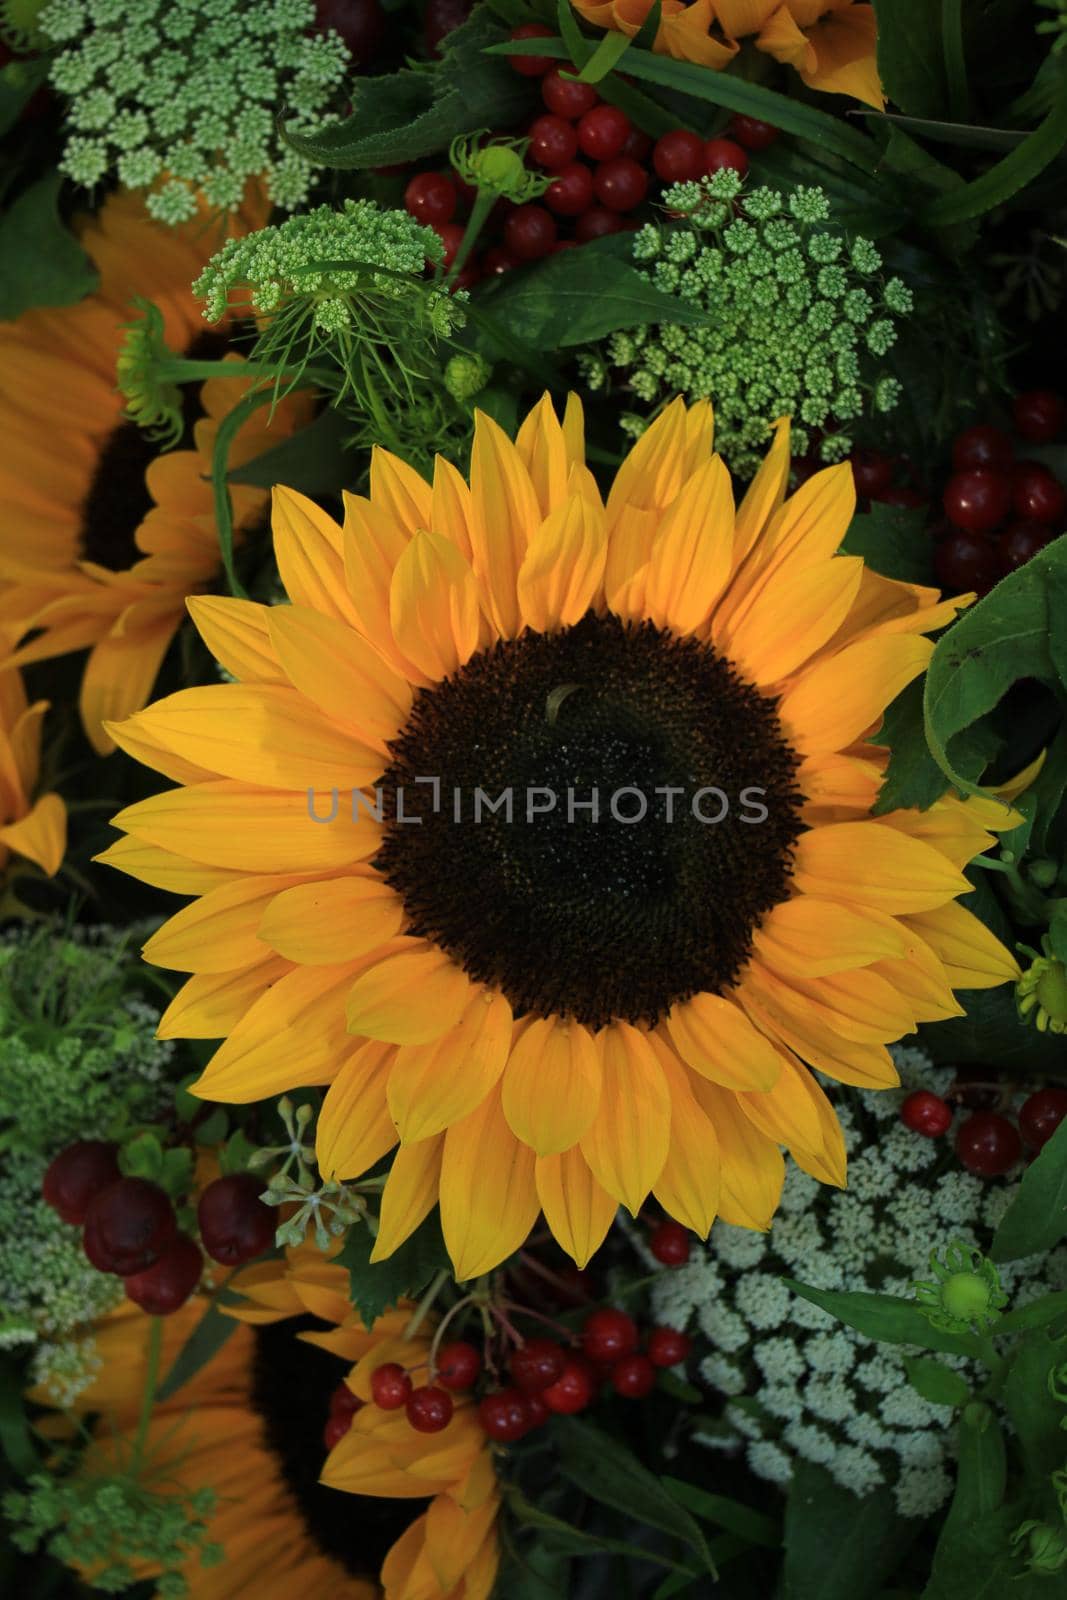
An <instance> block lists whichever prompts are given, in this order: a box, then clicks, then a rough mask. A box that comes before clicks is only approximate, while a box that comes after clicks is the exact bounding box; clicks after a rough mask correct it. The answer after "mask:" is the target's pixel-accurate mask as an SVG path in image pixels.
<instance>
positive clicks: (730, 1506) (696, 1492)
mask: <svg viewBox="0 0 1067 1600" xmlns="http://www.w3.org/2000/svg"><path fill="white" fill-rule="evenodd" d="M662 1483H663V1486H664V1488H665V1489H666V1490H667V1492H668V1493H669V1494H671V1495H673V1496H674V1498H675V1499H676V1500H677V1501H678V1503H679V1505H683V1506H684V1507H685V1509H686V1510H687V1511H691V1512H692V1513H693V1515H694V1517H699V1518H700V1520H701V1521H702V1522H710V1523H711V1524H712V1526H713V1527H716V1528H725V1529H727V1531H728V1532H729V1533H736V1534H737V1535H738V1537H739V1538H741V1539H744V1540H745V1541H746V1543H748V1544H762V1545H768V1546H769V1547H770V1548H771V1549H775V1550H776V1549H777V1548H778V1546H779V1545H780V1544H781V1542H782V1530H781V1529H780V1527H779V1526H778V1524H777V1523H776V1522H775V1521H774V1519H773V1518H772V1517H765V1516H764V1515H763V1514H762V1512H760V1511H753V1509H752V1507H751V1506H746V1505H742V1503H741V1501H740V1500H729V1499H727V1497H726V1496H725V1495H721V1494H709V1492H708V1491H707V1490H706V1489H698V1488H697V1486H696V1484H693V1483H683V1482H682V1480H681V1479H680V1478H666V1477H665V1478H663V1479H662Z"/></svg>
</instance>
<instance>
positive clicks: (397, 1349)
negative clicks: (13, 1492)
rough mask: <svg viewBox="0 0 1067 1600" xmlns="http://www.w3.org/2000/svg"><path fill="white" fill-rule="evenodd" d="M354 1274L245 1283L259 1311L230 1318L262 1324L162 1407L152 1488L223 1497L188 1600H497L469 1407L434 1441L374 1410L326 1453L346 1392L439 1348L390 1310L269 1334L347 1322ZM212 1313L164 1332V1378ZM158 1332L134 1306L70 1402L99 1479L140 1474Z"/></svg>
mask: <svg viewBox="0 0 1067 1600" xmlns="http://www.w3.org/2000/svg"><path fill="white" fill-rule="evenodd" d="M345 1276H346V1275H345V1274H344V1272H343V1271H341V1269H339V1268H337V1267H333V1266H330V1265H329V1264H328V1263H323V1262H322V1260H321V1258H319V1259H318V1260H317V1261H315V1262H312V1261H309V1260H307V1259H301V1255H300V1253H298V1255H297V1258H296V1260H295V1263H294V1264H293V1265H290V1266H289V1267H288V1268H287V1267H286V1265H285V1263H269V1264H268V1265H267V1267H266V1268H264V1269H252V1270H251V1272H250V1273H246V1274H243V1275H242V1276H241V1277H240V1279H239V1280H238V1281H237V1283H236V1285H235V1287H237V1288H239V1289H241V1290H245V1289H246V1288H247V1290H248V1292H249V1293H250V1295H251V1296H252V1299H251V1300H250V1302H249V1304H248V1306H247V1307H246V1308H242V1309H240V1310H237V1311H236V1312H235V1315H237V1316H238V1318H239V1319H240V1320H242V1321H244V1322H247V1323H248V1324H251V1325H250V1326H244V1327H241V1328H238V1329H237V1330H236V1332H235V1333H234V1334H233V1335H232V1336H231V1337H230V1339H229V1340H228V1341H227V1342H226V1344H224V1345H223V1347H222V1349H221V1350H220V1351H219V1352H218V1353H217V1354H216V1355H215V1356H213V1357H212V1359H211V1360H210V1361H209V1362H208V1363H207V1364H206V1365H205V1366H204V1367H202V1368H201V1369H200V1371H199V1372H198V1373H197V1374H196V1375H195V1376H194V1377H193V1378H191V1379H190V1381H189V1382H188V1383H186V1384H185V1385H184V1386H183V1387H182V1388H181V1389H179V1390H178V1391H177V1392H176V1393H175V1394H174V1395H173V1397H171V1398H170V1399H167V1400H163V1401H160V1402H157V1403H156V1405H155V1406H154V1408H153V1410H152V1414H151V1420H150V1422H149V1425H148V1428H147V1433H146V1436H145V1439H144V1445H143V1451H142V1458H143V1460H144V1462H145V1463H146V1464H147V1471H148V1474H149V1481H150V1482H151V1483H152V1484H154V1485H157V1486H159V1488H160V1489H161V1491H162V1492H163V1493H169V1494H173V1493H181V1494H182V1495H183V1496H184V1497H186V1498H187V1497H188V1496H190V1495H191V1494H193V1493H195V1492H196V1491H198V1490H203V1489H210V1490H212V1491H214V1494H215V1496H216V1504H215V1509H214V1512H213V1513H212V1515H211V1517H210V1521H209V1528H208V1534H207V1537H208V1540H209V1541H210V1542H211V1543H212V1544H216V1545H218V1546H220V1547H221V1550H222V1557H221V1560H219V1561H218V1562H217V1563H216V1564H214V1565H212V1566H209V1567H204V1566H202V1565H201V1563H200V1560H199V1556H197V1555H193V1556H192V1557H191V1558H190V1560H189V1562H188V1564H187V1565H186V1567H185V1569H184V1573H183V1575H184V1577H185V1579H186V1581H187V1583H188V1592H189V1595H190V1600H293V1597H294V1596H307V1597H309V1600H319V1597H320V1596H323V1597H324V1596H327V1595H328V1596H331V1597H333V1596H337V1597H338V1600H486V1597H487V1596H488V1594H489V1591H490V1589H491V1588H492V1585H493V1580H494V1578H495V1575H496V1568H497V1560H498V1555H497V1544H496V1537H495V1533H494V1524H495V1520H496V1512H497V1495H496V1478H495V1474H494V1471H493V1466H492V1460H491V1457H490V1455H489V1452H488V1446H487V1441H486V1438H485V1435H484V1433H482V1431H481V1429H480V1428H478V1427H477V1423H476V1420H475V1417H476V1414H475V1412H474V1410H473V1408H472V1407H471V1405H470V1404H469V1402H468V1403H467V1404H466V1405H463V1404H461V1405H458V1406H457V1412H456V1416H455V1417H454V1418H453V1420H452V1422H451V1423H450V1424H449V1426H448V1427H447V1428H446V1429H445V1430H443V1431H442V1432H441V1433H438V1434H435V1435H433V1436H432V1437H430V1436H427V1435H426V1434H419V1433H416V1432H415V1431H414V1429H412V1428H411V1427H410V1425H409V1424H408V1423H407V1420H406V1418H405V1417H404V1414H403V1412H400V1413H399V1414H397V1413H390V1414H387V1413H385V1412H380V1411H378V1408H377V1407H376V1406H374V1405H367V1406H365V1407H364V1409H363V1410H361V1411H359V1412H357V1414H356V1416H355V1417H354V1418H353V1423H352V1427H351V1429H350V1431H349V1434H348V1435H347V1436H346V1438H345V1439H344V1440H342V1442H341V1444H339V1445H336V1446H335V1447H334V1449H333V1450H332V1452H328V1451H327V1447H326V1445H325V1443H324V1441H323V1431H324V1426H325V1424H326V1422H327V1419H328V1417H329V1415H330V1399H331V1394H332V1392H333V1391H334V1390H336V1388H337V1386H338V1385H339V1384H341V1383H344V1382H348V1384H349V1386H350V1388H351V1389H352V1391H353V1392H354V1393H355V1394H356V1395H357V1396H359V1397H360V1398H361V1399H367V1398H368V1397H369V1389H368V1388H367V1380H366V1374H367V1373H368V1372H369V1371H370V1370H373V1366H375V1365H377V1364H378V1363H379V1362H380V1361H382V1360H396V1359H401V1360H403V1361H404V1362H405V1363H406V1364H409V1365H417V1364H418V1363H419V1362H420V1361H422V1362H424V1361H425V1359H426V1351H427V1349H428V1340H427V1339H425V1338H423V1339H420V1340H414V1341H405V1340H404V1339H403V1337H402V1333H403V1327H404V1325H405V1324H406V1322H407V1321H408V1318H409V1315H410V1308H409V1309H407V1310H401V1311H395V1312H391V1313H388V1314H387V1315H386V1316H385V1317H383V1318H382V1319H381V1320H380V1321H379V1322H378V1323H376V1324H375V1326H374V1328H373V1329H372V1330H371V1331H370V1332H367V1331H365V1330H364V1329H362V1327H360V1326H356V1325H352V1326H344V1327H339V1328H337V1329H336V1330H330V1331H327V1332H321V1333H314V1332H310V1333H304V1334H303V1335H302V1336H301V1335H300V1334H298V1331H297V1328H296V1327H295V1326H280V1327H273V1326H271V1324H273V1323H276V1322H278V1321H279V1320H280V1319H281V1318H292V1317H294V1316H301V1315H302V1314H304V1313H310V1314H311V1315H313V1316H314V1317H316V1318H318V1319H320V1320H321V1321H326V1322H338V1323H341V1322H347V1323H353V1322H354V1319H353V1317H352V1314H351V1306H350V1305H349V1303H348V1300H347V1297H346V1295H345V1293H344V1287H345V1284H344V1280H345ZM204 1309H205V1301H204V1299H203V1298H202V1297H201V1296H199V1295H198V1296H195V1297H194V1298H193V1299H192V1300H191V1301H189V1302H188V1303H187V1304H186V1305H185V1306H184V1307H183V1308H182V1309H181V1310H180V1311H179V1312H176V1313H175V1314H174V1315H172V1316H169V1317H166V1318H164V1319H162V1340H163V1342H162V1350H161V1356H160V1360H159V1364H158V1370H159V1372H160V1373H161V1374H163V1373H166V1372H167V1371H169V1369H170V1365H171V1363H172V1362H173V1360H174V1359H175V1357H176V1356H177V1354H178V1352H179V1351H180V1349H181V1348H182V1346H183V1344H184V1343H185V1341H186V1340H187V1339H188V1338H189V1335H190V1334H191V1332H192V1331H193V1329H194V1327H195V1326H196V1323H197V1321H198V1320H199V1319H200V1317H201V1316H202V1315H203V1312H204ZM151 1322H152V1319H151V1318H150V1317H148V1316H147V1315H146V1314H145V1313H144V1312H142V1311H140V1310H139V1309H138V1308H137V1307H136V1306H134V1305H132V1304H131V1303H130V1302H129V1301H126V1302H124V1303H123V1304H122V1305H121V1306H120V1307H119V1308H118V1309H117V1310H116V1311H114V1312H112V1313H111V1314H110V1315H109V1316H108V1317H106V1318H105V1319H104V1320H103V1321H102V1323H101V1324H100V1325H99V1327H98V1328H97V1330H96V1333H95V1342H96V1355H97V1357H98V1359H99V1362H100V1367H99V1370H98V1372H97V1375H96V1377H95V1379H94V1381H93V1383H92V1385H91V1386H90V1387H89V1388H87V1389H85V1390H84V1391H83V1392H82V1393H81V1394H80V1395H79V1396H78V1399H77V1402H76V1410H77V1412H78V1413H79V1414H80V1415H82V1416H88V1415H92V1416H93V1417H94V1419H95V1420H94V1423H93V1441H92V1443H91V1445H90V1447H89V1450H88V1452H87V1456H86V1458H85V1460H84V1462H83V1465H82V1468H81V1470H83V1471H86V1472H87V1473H89V1474H95V1473H104V1474H106V1473H107V1472H108V1470H109V1469H110V1468H112V1467H113V1466H119V1467H121V1466H122V1465H124V1464H125V1463H127V1462H128V1461H129V1458H130V1453H131V1446H132V1444H133V1441H134V1438H135V1435H136V1434H137V1429H138V1422H139V1417H140V1412H141V1404H142V1398H143V1394H144V1388H145V1383H146V1380H147V1376H148V1370H149V1351H150V1340H151ZM306 1325H307V1318H306V1317H305V1321H304V1323H302V1324H301V1325H300V1326H301V1327H306ZM309 1342H310V1343H312V1344H317V1345H320V1346H322V1347H323V1348H322V1350H315V1349H311V1348H309ZM323 1350H324V1351H326V1352H328V1354H324V1353H323ZM338 1357H341V1358H342V1359H341V1360H338V1359H337V1358H338ZM353 1362H356V1365H355V1367H354V1369H353V1368H352V1363H353ZM31 1398H37V1399H42V1398H43V1397H42V1396H40V1395H34V1396H31ZM364 1418H367V1419H368V1421H366V1422H365V1421H364ZM378 1423H383V1424H386V1425H385V1426H378V1425H377V1424H378ZM46 1431H50V1430H48V1429H47V1428H46ZM401 1435H403V1437H402V1438H401V1437H400V1436H401ZM320 1474H321V1481H320ZM342 1491H343V1492H342ZM353 1496H359V1497H360V1498H359V1499H353V1498H352V1497H353ZM408 1500H414V1501H426V1502H428V1507H427V1509H426V1510H422V1509H421V1507H420V1506H409V1505H408V1504H406V1503H403V1502H406V1501H408ZM151 1575H152V1574H151V1573H150V1572H149V1571H145V1573H144V1576H146V1577H148V1576H151Z"/></svg>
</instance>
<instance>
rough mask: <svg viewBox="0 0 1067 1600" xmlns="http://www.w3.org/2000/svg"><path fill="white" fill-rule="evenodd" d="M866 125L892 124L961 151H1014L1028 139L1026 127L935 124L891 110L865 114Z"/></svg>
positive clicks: (935, 142)
mask: <svg viewBox="0 0 1067 1600" xmlns="http://www.w3.org/2000/svg"><path fill="white" fill-rule="evenodd" d="M863 114H864V116H866V117H867V119H868V122H869V123H870V124H871V125H873V126H877V124H878V123H880V122H891V123H893V125H894V126H895V127H898V128H903V129H904V131H905V132H906V133H910V134H911V135H912V136H913V137H915V138H922V139H929V140H930V141H931V142H932V143H933V144H950V145H955V146H957V147H958V148H959V149H961V150H1014V149H1015V146H1016V145H1017V144H1022V142H1023V140H1024V139H1028V138H1029V137H1030V135H1029V132H1028V131H1027V129H1025V128H986V127H980V126H977V125H974V124H972V123H969V122H935V121H933V120H931V119H930V118H929V117H899V116H895V115H894V114H893V113H892V112H891V111H865V112H864V113H863Z"/></svg>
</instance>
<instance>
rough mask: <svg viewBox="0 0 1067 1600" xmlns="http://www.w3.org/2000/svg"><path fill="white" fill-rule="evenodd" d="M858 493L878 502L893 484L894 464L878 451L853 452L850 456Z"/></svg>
mask: <svg viewBox="0 0 1067 1600" xmlns="http://www.w3.org/2000/svg"><path fill="white" fill-rule="evenodd" d="M849 461H850V463H851V466H852V480H853V482H854V483H855V485H856V493H857V494H858V495H864V496H866V498H867V499H868V500H877V499H879V497H880V496H881V495H883V494H884V493H885V491H886V490H887V489H888V488H889V486H890V484H891V483H892V482H893V463H892V462H891V461H890V459H889V457H888V456H884V455H882V454H881V452H880V451H878V450H853V452H852V454H851V455H850V456H849Z"/></svg>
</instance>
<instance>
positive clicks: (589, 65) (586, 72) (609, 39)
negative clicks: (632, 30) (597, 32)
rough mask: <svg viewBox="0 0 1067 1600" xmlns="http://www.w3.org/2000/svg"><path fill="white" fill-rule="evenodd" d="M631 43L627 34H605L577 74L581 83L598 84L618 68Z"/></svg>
mask: <svg viewBox="0 0 1067 1600" xmlns="http://www.w3.org/2000/svg"><path fill="white" fill-rule="evenodd" d="M631 43H632V40H631V39H630V37H629V35H628V34H625V33H606V34H605V35H604V37H603V38H602V39H601V41H600V43H599V44H598V45H597V47H596V49H595V50H594V51H593V53H592V55H591V56H590V57H589V60H588V61H587V62H586V64H585V66H584V67H583V68H582V70H581V72H580V73H579V74H578V77H579V78H580V79H581V81H582V83H599V82H600V81H601V79H602V78H606V77H607V75H608V73H609V72H611V71H613V70H614V68H615V67H617V66H618V64H619V62H620V60H621V59H622V57H623V56H624V55H625V54H626V52H627V50H629V48H630V45H631Z"/></svg>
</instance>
